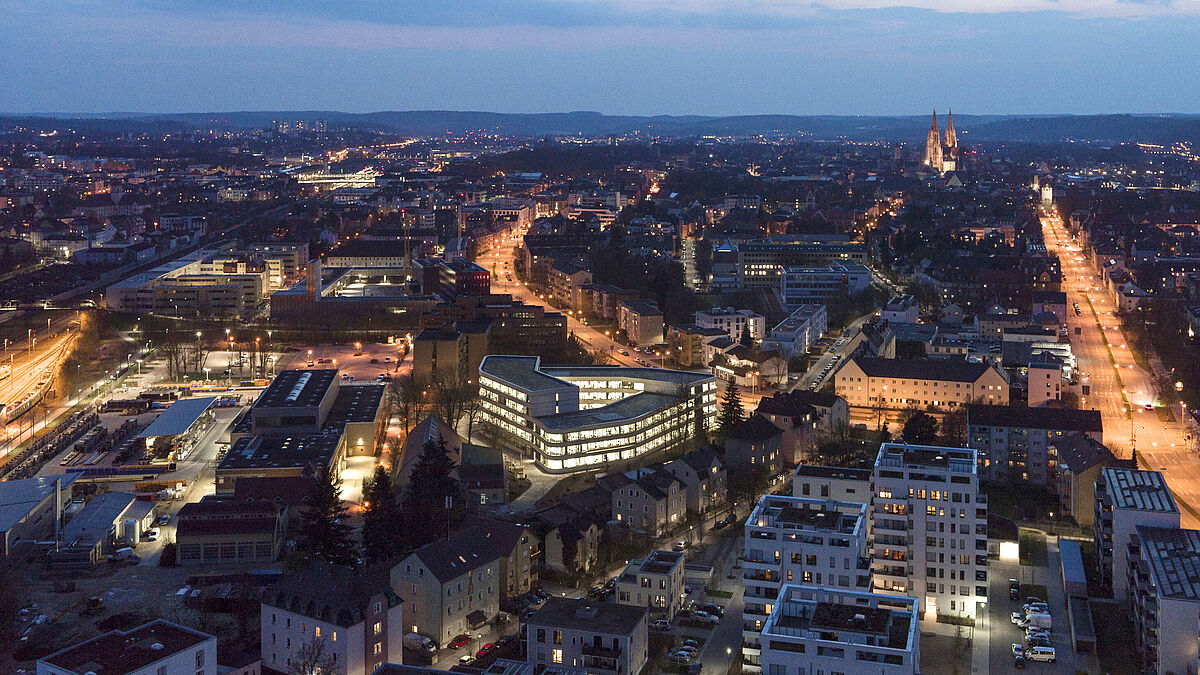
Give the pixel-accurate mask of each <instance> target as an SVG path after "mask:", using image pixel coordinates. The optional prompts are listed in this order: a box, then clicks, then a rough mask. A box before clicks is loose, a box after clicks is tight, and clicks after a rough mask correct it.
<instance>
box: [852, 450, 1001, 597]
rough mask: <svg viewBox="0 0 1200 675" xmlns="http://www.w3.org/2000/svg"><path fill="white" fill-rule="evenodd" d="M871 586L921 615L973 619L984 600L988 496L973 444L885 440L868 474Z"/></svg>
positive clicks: (986, 585) (985, 592)
mask: <svg viewBox="0 0 1200 675" xmlns="http://www.w3.org/2000/svg"><path fill="white" fill-rule="evenodd" d="M871 483H872V488H873V490H874V497H873V503H872V509H871V511H872V516H873V518H872V520H873V523H872V535H873V540H874V542H875V544H874V550H873V554H872V558H873V567H872V576H873V578H874V583H875V590H876V591H879V592H883V593H895V594H898V595H908V596H913V597H917V598H922V599H923V600H922V603H921V605H920V606H919V607H918V612H919V613H921V614H922V615H923V616H929V617H930V618H932V616H933V615H944V616H954V617H960V618H966V619H974V618H975V616H976V612H977V610H978V605H979V603H982V602H986V601H987V587H988V582H987V564H988V561H987V500H986V497H985V496H984V495H983V493H982V492H980V490H979V475H978V465H977V463H976V453H975V451H974V450H972V449H970V448H946V447H939V446H926V445H907V444H902V443H884V444H883V446H882V447H881V448H880V449H879V456H878V457H877V459H876V460H875V468H874V470H873V472H872V474H871Z"/></svg>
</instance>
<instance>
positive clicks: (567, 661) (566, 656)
mask: <svg viewBox="0 0 1200 675" xmlns="http://www.w3.org/2000/svg"><path fill="white" fill-rule="evenodd" d="M647 616H648V612H647V610H646V608H645V607H634V606H633V605H622V604H615V603H611V602H594V601H590V600H575V599H571V598H556V597H551V598H550V599H549V600H546V604H544V605H542V608H541V609H539V610H538V611H537V613H536V614H534V615H533V616H531V617H529V620H528V621H526V626H527V633H526V638H525V646H526V650H527V651H526V654H528V656H527V657H526V660H527V661H529V662H530V663H532V664H533V665H534V667H535V668H536V669H537V670H538V672H540V671H541V669H543V668H559V667H565V668H582V669H584V670H586V671H587V672H589V673H594V674H595V675H637V674H638V673H640V672H642V668H643V667H645V665H646V660H647V658H648V657H649V639H648V635H647V630H648V619H647Z"/></svg>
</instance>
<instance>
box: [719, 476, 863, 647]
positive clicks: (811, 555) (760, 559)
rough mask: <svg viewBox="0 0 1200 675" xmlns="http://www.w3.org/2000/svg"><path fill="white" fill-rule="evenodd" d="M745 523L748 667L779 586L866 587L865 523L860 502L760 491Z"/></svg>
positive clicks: (857, 588)
mask: <svg viewBox="0 0 1200 675" xmlns="http://www.w3.org/2000/svg"><path fill="white" fill-rule="evenodd" d="M745 527H746V534H745V539H744V552H743V555H742V569H743V572H742V585H743V587H744V588H745V594H744V596H743V602H744V609H743V610H742V622H743V626H742V629H743V631H742V634H743V641H742V657H743V662H744V663H745V664H746V666H747V667H754V666H757V665H758V663H759V661H758V657H759V652H760V650H761V643H760V641H759V631H761V630H762V628H763V624H764V623H765V622H766V620H767V617H768V615H770V613H771V609H772V607H773V605H774V604H775V600H776V598H777V597H778V596H779V591H780V589H781V588H782V587H783V585H784V584H788V583H795V584H813V585H819V586H823V587H828V588H840V589H846V590H860V591H867V590H869V589H870V586H871V568H870V561H869V559H868V558H867V537H868V535H869V529H870V524H869V522H868V520H867V507H866V505H865V504H862V503H853V502H838V501H832V500H822V499H804V498H800V497H785V496H776V495H766V496H764V497H762V498H761V499H760V500H759V502H758V504H757V505H756V506H755V508H754V510H753V511H752V512H751V513H750V517H749V518H747V520H746V526H745Z"/></svg>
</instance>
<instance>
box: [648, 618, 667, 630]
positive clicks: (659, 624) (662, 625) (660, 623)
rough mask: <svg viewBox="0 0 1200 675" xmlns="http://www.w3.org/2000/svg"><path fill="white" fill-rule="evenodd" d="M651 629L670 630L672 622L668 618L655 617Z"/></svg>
mask: <svg viewBox="0 0 1200 675" xmlns="http://www.w3.org/2000/svg"><path fill="white" fill-rule="evenodd" d="M650 630H657V631H668V630H671V622H670V621H667V620H666V619H655V620H653V621H651V622H650Z"/></svg>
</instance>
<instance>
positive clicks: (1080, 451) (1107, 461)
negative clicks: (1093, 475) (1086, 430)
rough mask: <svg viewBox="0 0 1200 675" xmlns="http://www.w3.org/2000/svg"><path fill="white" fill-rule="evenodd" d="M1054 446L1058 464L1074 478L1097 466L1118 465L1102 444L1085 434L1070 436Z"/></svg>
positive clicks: (1113, 456) (1117, 461)
mask: <svg viewBox="0 0 1200 675" xmlns="http://www.w3.org/2000/svg"><path fill="white" fill-rule="evenodd" d="M1054 445H1055V447H1056V448H1058V462H1059V464H1061V465H1062V466H1065V467H1067V470H1069V471H1070V472H1071V473H1073V474H1075V475H1076V476H1078V475H1079V474H1081V473H1083V472H1084V471H1087V470H1088V469H1090V468H1092V467H1093V466H1096V465H1097V464H1103V465H1105V466H1114V465H1117V464H1119V463H1120V460H1118V459H1117V457H1116V455H1114V454H1113V453H1112V451H1110V450H1109V449H1108V448H1107V447H1105V446H1104V444H1103V443H1101V442H1100V441H1097V440H1096V439H1094V438H1092V437H1091V436H1088V435H1087V434H1072V435H1070V436H1068V437H1067V438H1065V439H1063V440H1061V441H1059V442H1057V443H1055V444H1054Z"/></svg>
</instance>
